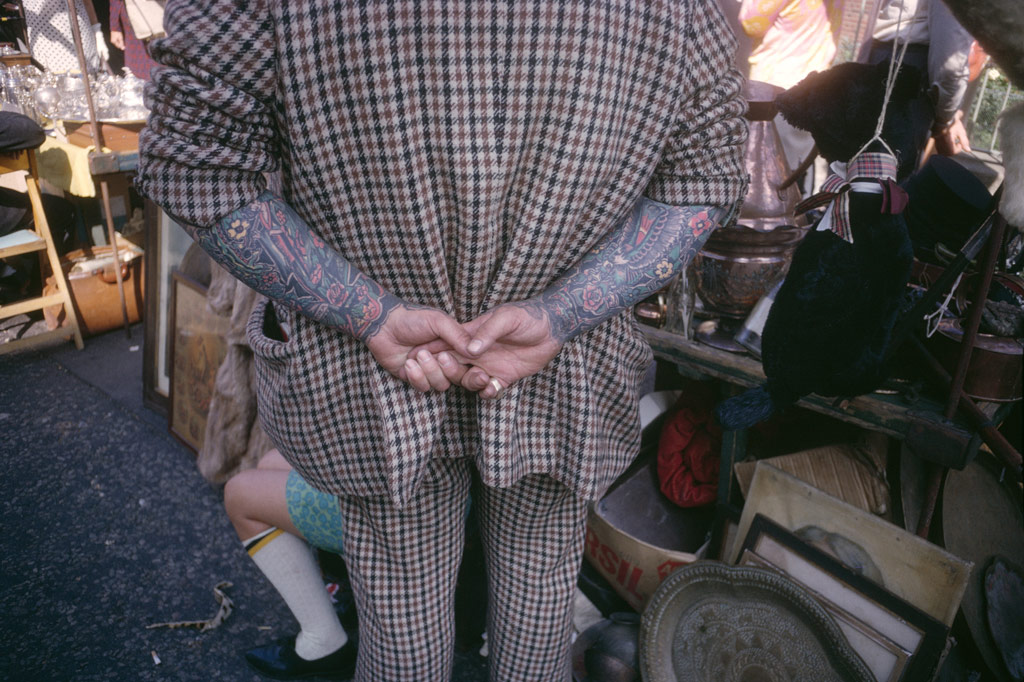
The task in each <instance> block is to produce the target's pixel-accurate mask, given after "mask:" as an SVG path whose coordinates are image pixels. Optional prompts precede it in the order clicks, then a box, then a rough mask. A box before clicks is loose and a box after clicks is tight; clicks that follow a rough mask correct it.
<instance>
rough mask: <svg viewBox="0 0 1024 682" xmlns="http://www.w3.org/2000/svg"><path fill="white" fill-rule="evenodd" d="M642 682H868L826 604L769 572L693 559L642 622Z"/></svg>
mask: <svg viewBox="0 0 1024 682" xmlns="http://www.w3.org/2000/svg"><path fill="white" fill-rule="evenodd" d="M640 669H641V671H642V674H643V679H644V680H645V682H832V681H835V682H873V679H874V678H873V677H872V675H871V673H870V671H869V670H868V668H867V666H865V665H864V662H863V661H862V660H861V659H860V657H859V656H857V654H856V653H855V652H854V651H853V649H852V648H850V645H849V644H848V643H847V641H846V639H845V637H843V635H842V633H841V632H840V631H839V628H838V626H837V625H836V624H835V622H834V621H833V620H832V618H831V616H829V615H828V613H826V612H825V610H824V608H823V607H822V606H821V605H820V604H819V603H818V602H817V601H816V600H815V599H814V598H813V597H812V596H811V595H810V594H809V593H808V592H807V591H806V590H805V589H804V588H802V587H800V586H799V585H797V584H796V583H794V582H793V581H792V580H790V579H789V578H787V577H785V576H784V575H781V574H779V573H777V572H775V571H772V570H769V569H763V568H754V567H749V566H729V565H726V564H722V563H719V562H716V561H698V562H695V563H693V564H690V565H688V566H685V567H683V568H681V569H679V570H677V571H676V572H674V573H673V574H672V575H670V576H669V577H668V578H666V579H665V581H664V582H662V583H661V585H660V586H659V587H658V590H657V591H656V592H655V593H654V595H653V596H652V597H651V601H650V603H648V605H647V608H646V609H645V610H644V613H643V619H642V621H641V624H640Z"/></svg>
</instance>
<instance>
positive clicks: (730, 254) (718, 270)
mask: <svg viewBox="0 0 1024 682" xmlns="http://www.w3.org/2000/svg"><path fill="white" fill-rule="evenodd" d="M805 234H807V228H803V227H797V226H795V225H784V226H782V227H777V228H775V229H774V230H771V231H770V232H761V231H758V230H754V229H751V228H749V227H744V226H743V225H737V226H735V227H723V228H719V229H717V230H715V231H714V232H712V233H711V237H710V238H709V239H708V241H707V244H705V245H704V248H703V249H702V250H701V251H700V252H699V253H698V254H697V255H696V257H695V258H694V259H693V267H694V272H695V275H696V277H695V280H696V282H695V286H696V289H697V294H698V295H699V296H700V299H701V301H703V303H704V306H705V307H706V308H708V309H709V310H710V311H711V312H714V313H718V314H720V315H723V316H725V317H732V318H736V319H744V318H746V316H747V314H748V313H749V312H750V311H751V310H752V309H753V307H754V306H755V305H756V304H757V302H758V301H759V300H760V299H761V297H762V296H764V294H765V293H766V292H767V289H768V287H769V286H771V284H772V283H773V282H775V281H776V280H777V279H778V278H780V277H782V276H784V275H785V273H786V271H787V270H789V263H790V261H791V260H792V258H793V251H794V250H795V249H796V247H797V245H798V244H799V243H800V240H801V239H803V238H804V235H805Z"/></svg>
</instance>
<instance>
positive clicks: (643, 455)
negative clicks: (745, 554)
mask: <svg viewBox="0 0 1024 682" xmlns="http://www.w3.org/2000/svg"><path fill="white" fill-rule="evenodd" d="M660 433H661V420H658V421H656V422H654V423H652V425H651V426H650V427H648V429H646V430H645V434H644V436H645V437H644V440H645V444H644V446H643V447H642V448H641V451H640V455H639V456H638V457H637V459H636V461H635V462H634V463H633V465H632V466H631V467H630V468H629V469H628V470H627V471H626V472H625V473H624V474H623V475H622V476H620V477H619V479H618V480H616V482H615V483H614V484H613V485H612V487H611V488H609V491H608V493H606V494H605V496H604V497H602V498H601V499H600V500H598V501H597V502H596V503H594V504H592V505H591V506H590V510H589V514H588V519H587V540H586V546H585V548H584V554H583V555H584V557H585V558H586V560H587V561H589V562H590V563H591V565H593V566H594V568H596V569H597V571H598V572H599V573H600V574H601V575H602V576H604V578H605V579H607V580H608V582H609V583H610V584H611V585H612V587H613V588H614V589H615V591H616V592H617V593H618V594H619V595H620V596H621V597H622V598H623V599H624V600H626V602H627V603H628V604H629V605H630V606H632V607H633V608H634V609H636V610H637V611H643V609H644V607H645V606H646V605H647V602H648V600H650V598H651V595H652V594H654V591H655V590H656V589H657V588H658V585H660V584H661V581H662V580H664V579H665V578H667V577H668V576H669V574H671V573H672V572H673V571H674V570H676V569H677V568H679V567H680V566H685V565H687V564H689V563H692V562H694V561H696V560H697V559H698V558H699V555H700V552H701V551H702V550H703V548H704V547H705V546H706V545H707V541H708V536H709V533H710V530H711V525H712V522H713V520H714V505H709V506H706V507H695V508H691V509H685V508H682V507H679V506H678V505H676V504H675V503H674V502H672V501H671V500H669V499H668V498H667V497H665V496H664V495H663V494H662V493H661V490H659V488H658V480H657V478H658V477H657V437H658V436H660Z"/></svg>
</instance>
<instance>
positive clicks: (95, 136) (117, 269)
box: [67, 0, 132, 339]
mask: <svg viewBox="0 0 1024 682" xmlns="http://www.w3.org/2000/svg"><path fill="white" fill-rule="evenodd" d="M67 1H68V22H69V23H70V24H71V35H72V36H73V37H74V39H75V50H76V51H77V52H78V68H80V69H81V70H82V83H83V85H84V86H85V101H86V104H88V105H89V126H90V127H91V129H92V141H93V144H94V145H95V148H96V151H98V152H101V151H103V135H102V134H101V132H100V124H99V121H98V120H97V118H96V107H95V106H94V105H93V101H92V87H91V86H90V84H89V65H88V63H87V62H86V61H85V49H84V48H83V47H82V33H81V31H79V30H78V13H77V12H76V11H75V0H67ZM100 195H101V197H102V199H103V210H104V212H105V213H106V214H107V240H108V241H109V242H110V249H111V253H113V255H114V276H115V277H116V278H117V293H118V295H119V296H120V298H121V319H122V320H123V321H124V332H125V334H126V335H127V337H128V338H129V339H130V338H132V330H131V327H130V326H129V324H128V303H127V301H126V300H125V295H124V279H123V278H122V277H121V258H120V255H119V254H118V252H117V235H116V233H115V232H114V216H113V214H112V213H111V211H110V188H109V187H108V186H107V181H106V180H103V179H102V178H101V179H100Z"/></svg>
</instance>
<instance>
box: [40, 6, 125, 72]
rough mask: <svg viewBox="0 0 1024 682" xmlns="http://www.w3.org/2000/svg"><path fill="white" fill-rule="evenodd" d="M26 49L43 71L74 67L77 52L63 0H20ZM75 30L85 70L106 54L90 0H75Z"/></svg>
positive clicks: (76, 66)
mask: <svg viewBox="0 0 1024 682" xmlns="http://www.w3.org/2000/svg"><path fill="white" fill-rule="evenodd" d="M22 4H23V5H24V8H25V23H26V25H27V27H28V42H29V51H30V52H31V54H32V56H33V57H35V59H36V61H38V62H39V63H40V64H42V65H43V67H44V68H45V69H46V70H47V71H53V72H55V73H60V72H63V71H78V70H79V64H78V53H77V51H76V50H75V38H74V35H73V34H72V32H71V22H70V20H69V17H68V3H67V0H23V3H22ZM75 9H76V14H77V15H78V30H79V32H80V33H81V35H82V49H83V51H84V52H85V60H86V63H87V64H88V69H89V71H96V70H98V69H99V68H101V66H102V64H101V59H102V61H104V62H105V61H106V60H107V59H109V58H110V52H109V51H108V49H107V44H106V42H105V41H104V40H103V31H102V29H101V27H100V23H99V20H98V19H97V18H96V12H95V10H94V9H93V6H92V1H91V0H75Z"/></svg>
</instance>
